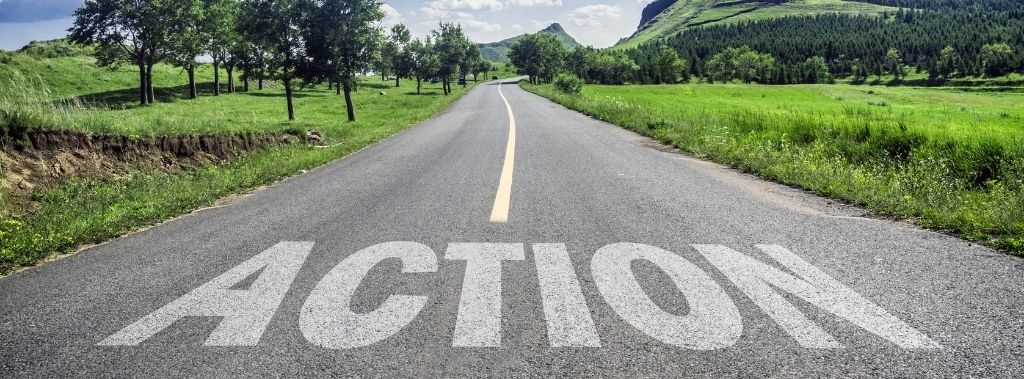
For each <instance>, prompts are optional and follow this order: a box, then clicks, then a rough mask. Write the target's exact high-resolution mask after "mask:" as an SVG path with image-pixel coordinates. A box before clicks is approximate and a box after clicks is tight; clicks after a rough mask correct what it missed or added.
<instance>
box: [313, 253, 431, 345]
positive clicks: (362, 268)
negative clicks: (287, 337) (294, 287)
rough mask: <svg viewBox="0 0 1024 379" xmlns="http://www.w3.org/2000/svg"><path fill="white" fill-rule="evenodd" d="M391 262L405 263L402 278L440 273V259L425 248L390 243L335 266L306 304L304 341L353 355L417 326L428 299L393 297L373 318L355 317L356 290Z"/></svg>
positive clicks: (405, 296)
mask: <svg viewBox="0 0 1024 379" xmlns="http://www.w3.org/2000/svg"><path fill="white" fill-rule="evenodd" d="M388 258H398V259H399V260H401V261H402V272H403V273H407V274H408V273H425V272H437V254H434V251H433V250H431V249H430V248H429V247H427V246H426V245H423V244H419V243H415V242H388V243H382V244H378V245H374V246H370V247H368V248H365V249H363V250H360V251H358V252H356V253H355V254H352V255H351V256H349V257H348V258H345V260H344V261H342V262H341V263H339V264H338V265H337V266H334V268H333V269H332V270H331V272H329V273H327V276H324V278H323V279H320V283H317V285H316V288H314V289H313V292H312V293H311V294H310V295H309V297H308V298H306V304H305V305H303V306H302V314H301V316H300V318H299V329H300V330H302V335H303V336H305V337H306V339H307V340H309V342H312V343H314V344H316V345H317V346H320V347H325V348H329V349H351V348H356V347H363V346H367V345H370V344H373V343H375V342H378V341H381V340H383V339H385V338H388V337H390V336H392V335H394V334H395V333H398V331H399V330H401V329H402V328H403V327H405V326H406V325H408V324H409V323H410V322H412V320H413V319H415V318H416V316H417V315H419V313H420V311H421V310H423V306H424V305H426V304H427V297H426V296H407V295H392V296H390V297H388V298H387V300H385V301H384V303H383V304H381V305H380V307H378V308H377V309H375V310H373V311H371V312H368V313H355V312H352V309H351V308H352V297H353V296H354V295H355V292H356V288H358V287H359V284H360V283H361V282H362V281H363V278H364V277H366V274H368V273H369V272H370V270H372V269H373V268H374V267H375V266H377V264H378V263H380V262H381V261H383V260H385V259H388Z"/></svg>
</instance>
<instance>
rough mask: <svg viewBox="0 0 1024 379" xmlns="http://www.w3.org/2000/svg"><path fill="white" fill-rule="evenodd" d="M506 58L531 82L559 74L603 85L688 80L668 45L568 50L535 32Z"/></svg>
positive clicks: (513, 47)
mask: <svg viewBox="0 0 1024 379" xmlns="http://www.w3.org/2000/svg"><path fill="white" fill-rule="evenodd" d="M509 59H510V60H511V62H512V64H513V65H514V66H515V67H516V68H517V69H518V71H519V73H521V74H524V75H527V76H529V80H530V82H532V83H537V82H541V81H542V82H551V81H552V80H553V79H554V78H555V76H556V75H557V74H559V73H562V72H571V73H573V74H575V75H576V76H577V77H579V78H582V79H584V80H586V81H588V82H592V83H603V84H624V83H628V82H631V83H654V84H661V83H678V82H680V81H685V80H688V79H689V76H688V67H689V66H688V65H687V63H686V61H685V60H682V59H680V58H679V54H678V53H676V51H675V50H673V49H671V48H669V47H667V46H660V47H656V48H653V49H651V48H643V49H634V50H630V51H628V52H623V51H613V50H599V49H594V48H592V47H581V48H577V49H574V50H572V51H570V50H568V49H566V48H565V47H564V46H563V45H562V44H561V43H560V42H559V41H558V40H557V39H555V37H553V36H551V35H548V34H539V33H538V34H531V35H527V36H525V37H523V38H521V39H520V40H519V41H517V42H516V43H515V44H514V45H512V47H511V49H510V51H509Z"/></svg>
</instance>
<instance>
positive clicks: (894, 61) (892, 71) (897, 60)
mask: <svg viewBox="0 0 1024 379" xmlns="http://www.w3.org/2000/svg"><path fill="white" fill-rule="evenodd" d="M885 72H886V73H888V74H889V75H892V78H893V80H894V81H900V80H902V79H903V77H904V76H906V75H907V70H906V68H904V67H903V55H902V54H900V51H899V50H897V49H896V48H895V47H891V48H889V51H887V52H886V53H885Z"/></svg>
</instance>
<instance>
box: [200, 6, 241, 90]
mask: <svg viewBox="0 0 1024 379" xmlns="http://www.w3.org/2000/svg"><path fill="white" fill-rule="evenodd" d="M203 11H204V12H203V28H204V29H205V30H204V33H203V34H204V36H205V37H206V41H205V42H206V48H207V52H208V53H209V54H210V57H211V58H213V95H214V96H217V95H220V66H221V64H227V65H228V92H234V76H233V72H232V71H233V69H234V65H233V64H231V63H228V62H229V61H230V60H231V57H230V54H231V52H232V48H233V47H234V45H235V44H236V43H237V41H238V39H239V36H238V34H237V32H236V29H235V25H236V24H237V18H238V12H239V6H238V2H237V1H236V0H203Z"/></svg>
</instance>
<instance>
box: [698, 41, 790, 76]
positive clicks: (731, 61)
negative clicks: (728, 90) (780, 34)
mask: <svg viewBox="0 0 1024 379" xmlns="http://www.w3.org/2000/svg"><path fill="white" fill-rule="evenodd" d="M774 66H775V58H774V57H772V56H771V55H768V54H762V53H759V52H756V51H754V50H753V49H751V48H750V46H741V47H738V48H728V49H725V50H723V51H722V52H720V53H718V54H715V55H714V56H712V57H711V59H709V60H708V62H707V64H706V65H705V67H704V75H705V77H706V78H707V80H708V82H711V83H714V82H716V81H717V82H730V81H732V80H735V79H740V80H742V81H743V82H744V83H751V82H754V81H757V82H758V83H765V82H768V81H769V78H770V77H771V70H772V69H773V68H774Z"/></svg>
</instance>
